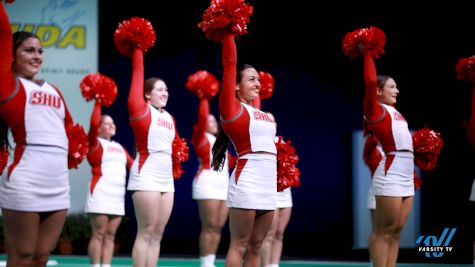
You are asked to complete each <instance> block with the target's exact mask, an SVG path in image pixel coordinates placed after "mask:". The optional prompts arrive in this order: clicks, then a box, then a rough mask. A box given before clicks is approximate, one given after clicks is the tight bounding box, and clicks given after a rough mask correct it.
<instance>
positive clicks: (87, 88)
mask: <svg viewBox="0 0 475 267" xmlns="http://www.w3.org/2000/svg"><path fill="white" fill-rule="evenodd" d="M80 88H81V94H82V96H84V98H86V100H87V101H90V100H91V99H93V98H94V99H96V101H98V102H99V103H100V104H101V105H103V106H106V107H109V106H110V105H112V103H114V100H115V98H116V97H117V85H116V83H115V82H114V80H113V79H112V78H109V77H107V76H105V75H102V74H100V73H91V74H88V75H86V76H85V77H84V78H83V79H82V81H81V84H80Z"/></svg>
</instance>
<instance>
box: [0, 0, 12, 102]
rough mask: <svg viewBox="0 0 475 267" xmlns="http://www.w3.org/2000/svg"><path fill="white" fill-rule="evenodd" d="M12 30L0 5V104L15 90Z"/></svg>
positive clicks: (1, 4) (2, 5) (3, 7)
mask: <svg viewBox="0 0 475 267" xmlns="http://www.w3.org/2000/svg"><path fill="white" fill-rule="evenodd" d="M12 51H13V48H12V28H11V26H10V22H9V20H8V15H7V12H6V10H5V6H4V4H3V3H0V81H2V85H1V90H0V103H1V101H2V100H3V99H5V98H7V97H9V96H10V95H11V94H12V93H13V92H14V90H15V77H14V75H13V72H12V62H13V53H12Z"/></svg>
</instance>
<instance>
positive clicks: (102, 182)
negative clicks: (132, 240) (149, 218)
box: [85, 101, 132, 267]
mask: <svg viewBox="0 0 475 267" xmlns="http://www.w3.org/2000/svg"><path fill="white" fill-rule="evenodd" d="M115 132H116V127H115V124H114V120H113V119H112V118H111V117H110V116H109V115H102V116H101V105H100V103H99V102H98V101H96V103H95V105H94V109H93V111H92V114H91V121H90V127H89V134H88V137H89V154H88V157H87V159H88V161H89V164H90V165H91V170H92V178H91V181H90V182H89V190H88V193H87V203H86V210H85V211H86V213H88V214H89V217H90V222H91V228H92V237H91V240H90V241H89V246H88V255H89V260H90V262H91V265H92V266H93V267H99V266H101V262H102V266H103V267H110V265H111V261H112V256H113V253H114V239H115V234H116V231H117V228H118V227H119V225H120V222H121V220H122V216H124V214H125V189H126V188H125V184H126V174H127V173H126V167H127V168H130V166H131V165H132V158H131V157H130V155H129V153H128V152H127V150H126V149H125V148H124V147H122V145H120V144H119V143H117V142H115V141H114V140H112V137H113V136H114V135H115Z"/></svg>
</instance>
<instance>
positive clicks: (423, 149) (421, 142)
mask: <svg viewBox="0 0 475 267" xmlns="http://www.w3.org/2000/svg"><path fill="white" fill-rule="evenodd" d="M412 141H413V144H414V160H415V163H416V166H417V167H419V168H420V169H421V170H424V171H430V170H433V169H434V168H435V166H436V165H437V159H438V157H439V154H440V151H441V150H442V147H443V145H444V141H443V140H442V138H440V133H437V132H435V131H433V130H431V129H429V128H422V129H420V130H418V131H417V132H415V133H414V134H413V135H412Z"/></svg>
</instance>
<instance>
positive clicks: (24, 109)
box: [0, 5, 73, 175]
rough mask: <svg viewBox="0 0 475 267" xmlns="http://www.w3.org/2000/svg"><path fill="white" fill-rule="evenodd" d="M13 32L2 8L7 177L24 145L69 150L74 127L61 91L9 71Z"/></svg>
mask: <svg viewBox="0 0 475 267" xmlns="http://www.w3.org/2000/svg"><path fill="white" fill-rule="evenodd" d="M12 50H13V49H12V31H11V26H10V22H9V21H8V16H7V13H6V12H5V7H4V5H2V6H1V7H0V58H1V61H0V81H2V85H1V90H0V117H1V118H2V119H3V120H5V121H6V123H7V125H8V127H9V128H10V129H11V131H12V134H13V139H14V141H15V144H16V146H15V155H14V160H13V163H12V164H11V165H10V167H9V170H8V175H10V174H11V172H12V171H13V168H15V167H16V165H17V164H18V163H19V161H20V159H21V157H22V155H23V152H24V150H25V146H26V145H41V146H55V147H60V148H62V149H65V150H68V138H67V135H66V125H68V124H71V125H72V123H73V120H72V117H71V115H70V114H69V111H68V109H67V107H66V105H65V101H64V98H63V96H62V95H61V93H60V91H59V90H58V89H57V88H56V87H55V86H53V85H51V84H49V83H47V82H44V81H41V82H40V81H37V82H34V81H30V80H27V79H23V78H15V76H14V74H13V71H12V62H13V53H12Z"/></svg>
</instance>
